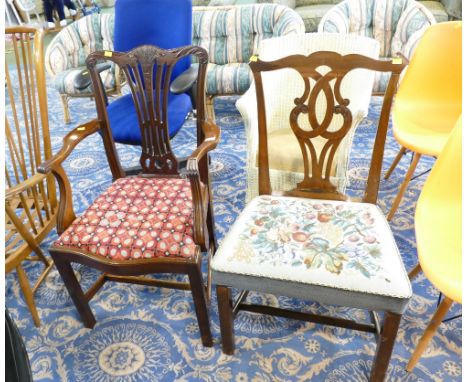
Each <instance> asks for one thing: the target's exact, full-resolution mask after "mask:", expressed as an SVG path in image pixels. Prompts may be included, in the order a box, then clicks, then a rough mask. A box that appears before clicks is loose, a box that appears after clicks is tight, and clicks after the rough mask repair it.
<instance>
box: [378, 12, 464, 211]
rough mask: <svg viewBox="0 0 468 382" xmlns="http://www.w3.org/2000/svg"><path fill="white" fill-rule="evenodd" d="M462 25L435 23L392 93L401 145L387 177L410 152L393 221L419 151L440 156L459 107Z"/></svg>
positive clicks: (460, 104) (395, 203) (397, 137)
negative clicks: (395, 91)
mask: <svg viewBox="0 0 468 382" xmlns="http://www.w3.org/2000/svg"><path fill="white" fill-rule="evenodd" d="M461 25H462V23H461V21H454V22H447V23H440V24H436V25H433V26H431V27H429V28H428V29H427V31H426V32H425V33H424V35H423V37H422V38H421V41H420V42H419V44H418V46H417V47H416V51H415V53H414V55H413V58H412V59H411V62H410V63H409V65H408V69H407V72H406V74H405V76H404V78H403V80H402V81H401V85H400V88H399V89H398V92H397V95H396V97H395V103H394V108H393V134H394V136H395V138H396V140H397V141H398V142H399V143H400V144H401V146H402V148H401V150H400V152H399V153H398V155H397V156H396V158H395V160H394V161H393V163H392V165H391V166H390V168H389V170H388V172H387V174H386V175H385V179H388V177H389V176H390V175H391V173H392V172H393V170H394V169H395V167H396V166H397V164H398V162H399V161H400V159H401V158H402V156H403V155H404V154H405V153H406V152H408V151H412V152H414V156H413V160H412V162H411V165H410V167H409V169H408V172H407V173H406V176H405V179H404V181H403V184H402V185H401V187H400V190H399V192H398V195H397V196H396V198H395V201H394V202H393V205H392V207H391V209H390V212H389V213H388V216H387V219H388V220H391V219H392V218H393V215H394V214H395V212H396V210H397V208H398V206H399V204H400V202H401V199H402V198H403V195H404V193H405V191H406V188H407V187H408V184H409V182H410V180H411V178H412V176H413V174H414V171H415V169H416V166H417V164H418V162H419V159H420V158H421V155H431V156H438V155H439V154H440V152H441V151H442V148H443V147H444V145H445V143H446V142H447V139H448V136H449V135H450V132H451V131H452V129H453V126H454V125H455V122H456V120H457V118H458V116H459V115H460V113H461V110H462V26H461Z"/></svg>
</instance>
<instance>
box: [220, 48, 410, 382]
mask: <svg viewBox="0 0 468 382" xmlns="http://www.w3.org/2000/svg"><path fill="white" fill-rule="evenodd" d="M404 66H405V65H404V64H402V63H398V62H394V63H393V62H392V61H379V60H375V59H372V58H369V57H366V56H361V55H357V54H349V55H341V54H339V53H336V52H328V51H318V52H314V53H312V54H310V55H308V56H304V55H292V56H288V57H285V58H281V59H278V60H274V61H269V62H266V61H261V60H259V59H258V58H256V59H255V60H254V61H253V62H251V63H250V67H251V69H252V72H253V75H254V81H255V88H256V94H257V99H258V101H257V106H258V135H259V155H258V168H259V170H258V174H259V191H260V196H258V197H256V198H254V199H253V200H252V201H251V202H250V203H249V204H248V205H247V206H246V208H245V210H244V211H243V212H242V213H241V214H240V215H239V217H238V219H237V221H236V222H235V223H234V224H233V226H232V228H231V230H230V232H229V233H228V234H227V236H226V237H225V238H224V240H223V243H222V245H221V246H220V247H219V249H218V251H217V253H216V256H215V257H214V259H213V263H212V271H213V281H214V282H215V283H216V284H217V287H216V288H217V296H218V307H219V317H220V321H221V335H222V344H223V351H224V352H225V353H227V354H232V353H233V352H234V333H233V329H234V326H233V320H234V316H235V315H236V313H237V312H238V311H239V310H247V311H250V312H255V313H264V314H270V315H277V316H282V317H291V318H295V319H302V320H305V321H311V322H317V323H321V324H325V325H334V326H338V327H344V328H348V329H355V330H361V331H365V332H373V333H376V334H377V338H378V345H377V352H376V356H375V360H374V365H373V367H372V370H371V372H370V374H371V378H370V380H371V381H374V382H375V381H383V380H384V378H385V373H386V370H387V366H388V364H389V361H390V357H391V354H392V349H393V344H394V342H395V339H396V335H397V332H398V326H399V322H400V318H401V315H402V314H403V312H404V310H405V307H406V305H407V304H408V301H409V299H410V297H411V294H412V291H411V285H410V283H409V280H408V276H407V274H406V271H405V268H404V265H403V262H402V260H401V257H400V254H399V252H398V248H397V246H396V243H395V239H394V238H393V235H392V231H391V230H390V227H389V226H388V224H387V221H386V219H385V216H384V215H383V213H382V211H381V210H380V209H379V208H378V207H377V206H376V205H375V203H376V201H377V194H378V190H379V180H380V173H381V168H382V159H383V152H384V145H385V139H386V131H387V124H388V118H389V115H390V108H391V104H392V98H393V95H394V92H395V89H396V86H397V83H398V79H399V76H400V73H401V71H402V70H403V68H404ZM324 67H325V68H326V69H327V70H324ZM283 69H294V70H296V71H297V72H299V73H300V74H301V76H302V78H303V80H304V87H303V90H302V91H299V92H298V93H297V97H296V98H295V99H294V103H292V104H291V105H290V110H291V111H290V119H289V124H290V128H291V130H292V131H293V133H294V135H295V137H296V139H297V141H298V143H299V146H300V149H301V152H302V159H303V165H304V172H303V179H302V181H300V182H299V183H298V184H297V185H296V186H295V187H294V188H293V189H292V190H287V191H284V192H282V193H276V194H272V188H271V184H270V178H269V161H270V156H269V149H270V147H269V145H268V138H267V126H266V125H267V119H266V112H265V96H264V88H263V81H264V79H265V78H264V76H263V74H264V73H266V72H271V73H274V71H281V70H283ZM356 69H368V70H374V71H382V72H390V73H391V76H390V80H389V85H388V88H387V92H386V94H385V98H384V101H383V105H382V111H381V116H380V120H379V124H378V129H377V132H376V137H375V143H374V149H373V151H372V160H371V164H370V168H369V176H368V179H367V187H366V189H365V193H364V196H363V198H362V199H360V200H354V199H351V198H349V197H347V196H346V195H344V194H342V193H341V192H339V191H338V190H337V187H336V186H335V185H334V184H333V183H332V182H331V179H330V176H331V164H332V162H333V158H334V155H335V154H336V152H337V149H338V147H339V145H340V144H341V143H342V142H343V140H344V139H345V137H346V135H347V134H349V133H350V132H351V130H352V129H351V127H352V122H353V121H352V119H353V113H352V110H350V107H349V105H350V103H351V102H352V100H350V99H348V98H346V97H344V96H343V93H342V87H343V83H344V82H345V81H346V76H347V75H348V73H349V72H351V71H353V70H356ZM321 97H323V98H325V103H326V105H327V107H326V112H325V113H324V115H323V118H320V115H318V113H316V110H317V107H318V103H319V102H320V98H321ZM302 117H305V118H302ZM335 118H338V120H339V121H340V124H339V127H338V128H336V126H335V127H334V128H332V129H331V127H333V124H332V123H331V121H332V120H333V119H335ZM315 137H322V138H323V139H324V140H325V143H324V144H323V146H322V145H321V146H318V145H316V144H315V140H314V138H315ZM231 288H236V289H238V290H241V291H242V292H241V294H240V295H239V298H238V300H237V302H235V303H233V302H232V301H231ZM249 291H257V292H261V293H270V294H274V295H281V296H288V297H292V298H300V299H305V300H313V301H317V302H319V303H321V304H327V305H341V306H346V307H352V308H361V309H367V310H369V311H371V312H372V313H373V311H384V312H385V319H384V322H383V327H382V331H380V325H379V321H378V317H377V316H376V315H375V314H371V318H372V320H373V322H374V324H373V325H371V324H369V323H363V322H355V321H352V320H347V319H342V318H334V317H327V316H323V315H319V314H316V313H306V312H298V311H288V310H286V309H282V308H277V307H272V306H264V305H255V304H250V303H249V304H248V303H245V302H244V300H245V298H246V297H247V295H248V293H249Z"/></svg>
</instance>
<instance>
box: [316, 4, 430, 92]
mask: <svg viewBox="0 0 468 382" xmlns="http://www.w3.org/2000/svg"><path fill="white" fill-rule="evenodd" d="M363 9H364V10H367V11H366V12H362V10H363ZM435 23H436V20H435V18H434V16H433V15H432V13H431V12H430V11H429V10H428V9H427V8H426V7H424V6H423V5H422V4H421V3H419V2H417V1H414V0H344V1H342V2H341V3H339V4H337V5H335V6H334V7H333V8H332V9H330V10H329V11H328V12H327V13H326V14H325V16H323V18H322V20H321V21H320V24H319V26H318V32H319V33H321V32H329V33H344V34H356V35H361V36H367V37H372V38H374V39H376V40H377V41H379V42H380V57H381V58H382V59H385V58H391V57H395V56H397V55H398V54H402V55H403V56H404V57H406V58H407V59H410V58H411V56H412V55H413V51H414V48H415V47H416V45H417V43H418V42H419V39H420V38H421V36H422V35H423V33H424V31H425V30H426V29H427V28H428V27H429V26H430V25H432V24H435ZM388 79H389V75H388V74H380V75H379V74H376V78H375V82H374V89H373V91H374V93H377V94H378V93H381V92H382V91H384V89H386V86H387V82H388Z"/></svg>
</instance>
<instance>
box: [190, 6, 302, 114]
mask: <svg viewBox="0 0 468 382" xmlns="http://www.w3.org/2000/svg"><path fill="white" fill-rule="evenodd" d="M304 31H305V29H304V22H303V21H302V19H301V18H300V16H299V15H298V14H297V13H295V12H294V11H293V10H292V9H290V8H288V7H285V6H282V5H276V4H252V5H243V6H228V7H194V8H193V44H194V45H199V46H201V47H203V48H205V49H206V50H207V51H208V55H209V64H208V70H207V83H206V89H207V95H208V100H207V103H208V107H209V109H208V111H209V112H211V113H212V105H211V102H212V99H213V97H214V96H217V95H228V94H243V93H245V92H246V91H247V89H248V88H249V86H250V83H251V81H252V74H251V72H250V68H249V65H248V62H249V59H250V57H251V56H252V55H253V54H256V52H257V50H258V47H259V44H260V42H261V41H262V40H264V39H267V38H271V37H278V36H285V35H290V34H303V33H304Z"/></svg>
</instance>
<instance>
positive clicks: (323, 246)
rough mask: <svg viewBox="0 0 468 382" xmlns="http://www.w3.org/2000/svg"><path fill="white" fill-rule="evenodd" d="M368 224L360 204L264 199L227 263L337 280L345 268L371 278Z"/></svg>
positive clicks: (374, 251) (373, 246)
mask: <svg viewBox="0 0 468 382" xmlns="http://www.w3.org/2000/svg"><path fill="white" fill-rule="evenodd" d="M374 222H375V217H374V215H373V213H372V211H371V210H370V209H368V208H366V205H363V204H356V206H354V205H353V203H340V202H338V203H328V202H322V201H317V200H307V199H299V198H275V197H267V196H264V197H261V198H259V199H258V200H257V203H256V206H255V209H254V211H253V212H251V214H250V219H249V220H248V222H247V224H246V225H245V227H244V228H243V230H242V232H241V234H240V244H239V248H237V250H236V251H235V253H234V254H233V255H232V256H231V257H230V258H229V260H230V261H237V262H243V263H250V262H251V261H252V260H253V259H254V258H255V262H256V263H257V264H258V263H260V264H268V265H272V266H278V267H281V266H288V267H298V268H306V269H323V270H325V271H328V272H331V273H334V274H337V275H339V274H341V273H342V272H343V270H344V269H347V270H350V271H354V272H358V273H360V274H361V275H363V276H365V277H366V278H371V277H373V276H375V275H376V274H377V273H378V271H379V270H380V265H379V259H380V258H381V256H382V251H381V249H382V248H381V245H380V242H379V238H378V234H377V232H376V230H375V226H374ZM386 281H388V280H386Z"/></svg>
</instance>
